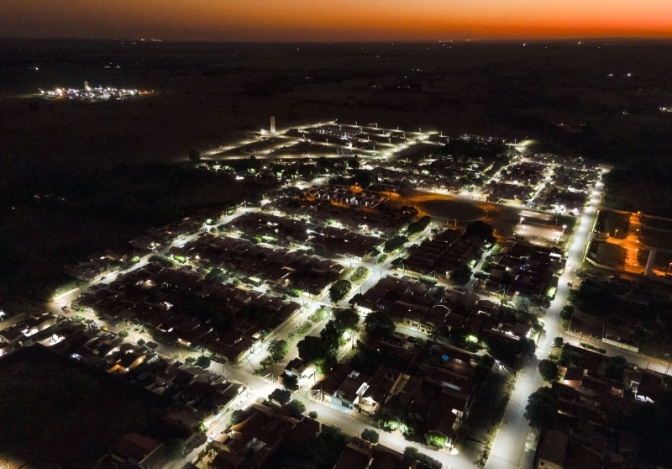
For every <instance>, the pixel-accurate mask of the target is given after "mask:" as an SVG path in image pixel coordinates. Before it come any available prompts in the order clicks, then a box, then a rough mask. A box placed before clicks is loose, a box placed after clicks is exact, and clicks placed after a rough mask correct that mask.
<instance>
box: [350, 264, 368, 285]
mask: <svg viewBox="0 0 672 469" xmlns="http://www.w3.org/2000/svg"><path fill="white" fill-rule="evenodd" d="M367 275H369V269H367V268H366V267H362V266H359V267H357V268H356V269H355V271H354V272H353V273H352V275H351V276H350V281H351V282H352V283H357V282H360V281H362V280H364V279H365V278H366V277H367Z"/></svg>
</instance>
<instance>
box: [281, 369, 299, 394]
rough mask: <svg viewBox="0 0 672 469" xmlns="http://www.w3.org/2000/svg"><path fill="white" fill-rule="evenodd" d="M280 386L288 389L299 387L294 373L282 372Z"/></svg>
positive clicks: (293, 389) (292, 389)
mask: <svg viewBox="0 0 672 469" xmlns="http://www.w3.org/2000/svg"><path fill="white" fill-rule="evenodd" d="M282 387H284V388H285V389H287V390H289V391H296V390H297V389H299V378H298V377H296V375H288V374H287V373H283V374H282Z"/></svg>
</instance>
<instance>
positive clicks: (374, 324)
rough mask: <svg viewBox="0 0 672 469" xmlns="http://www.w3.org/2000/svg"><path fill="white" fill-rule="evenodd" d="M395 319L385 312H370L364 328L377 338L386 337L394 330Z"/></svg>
mask: <svg viewBox="0 0 672 469" xmlns="http://www.w3.org/2000/svg"><path fill="white" fill-rule="evenodd" d="M394 329H395V326H394V321H392V319H391V318H390V317H389V316H388V315H387V314H385V313H382V312H374V313H370V314H368V315H367V316H366V318H365V319H364V330H365V331H366V333H367V334H368V335H369V336H371V337H373V338H376V339H384V338H386V337H389V336H390V335H392V333H393V332H394Z"/></svg>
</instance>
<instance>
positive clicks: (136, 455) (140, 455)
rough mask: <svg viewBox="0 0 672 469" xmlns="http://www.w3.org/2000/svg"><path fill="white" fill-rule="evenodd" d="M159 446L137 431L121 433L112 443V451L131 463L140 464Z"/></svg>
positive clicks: (153, 440)
mask: <svg viewBox="0 0 672 469" xmlns="http://www.w3.org/2000/svg"><path fill="white" fill-rule="evenodd" d="M158 447H159V442H158V441H156V440H155V439H153V438H149V437H147V436H144V435H141V434H139V433H135V432H133V433H127V434H125V435H121V436H120V437H119V438H117V439H116V440H115V442H114V443H113V445H112V453H113V454H115V455H117V456H119V457H121V458H123V459H124V460H127V461H129V462H131V463H133V464H136V465H140V462H141V461H143V460H144V459H145V458H147V456H149V455H150V454H151V453H152V452H153V451H155V450H156V449H157V448H158Z"/></svg>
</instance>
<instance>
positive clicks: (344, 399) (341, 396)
mask: <svg viewBox="0 0 672 469" xmlns="http://www.w3.org/2000/svg"><path fill="white" fill-rule="evenodd" d="M367 381H368V376H366V375H365V374H362V373H360V372H359V371H351V372H350V374H348V377H347V378H346V379H345V381H343V383H342V384H341V385H340V386H339V388H338V389H337V390H336V392H335V393H334V394H333V395H332V396H331V407H333V408H335V409H338V410H340V411H343V412H347V413H349V412H350V411H351V410H352V409H353V408H354V407H355V406H357V405H358V404H359V400H360V399H361V397H362V395H364V393H365V392H366V390H367V389H369V385H368V383H367Z"/></svg>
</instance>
